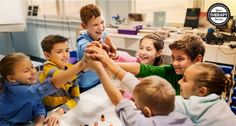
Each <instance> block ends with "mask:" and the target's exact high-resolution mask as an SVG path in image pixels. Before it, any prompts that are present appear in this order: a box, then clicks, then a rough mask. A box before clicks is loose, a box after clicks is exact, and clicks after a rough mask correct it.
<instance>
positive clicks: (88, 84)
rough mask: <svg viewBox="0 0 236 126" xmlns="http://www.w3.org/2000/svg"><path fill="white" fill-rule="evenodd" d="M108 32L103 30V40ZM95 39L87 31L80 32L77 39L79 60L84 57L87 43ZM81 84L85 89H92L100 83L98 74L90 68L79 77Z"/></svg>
mask: <svg viewBox="0 0 236 126" xmlns="http://www.w3.org/2000/svg"><path fill="white" fill-rule="evenodd" d="M106 36H107V34H106V33H105V32H103V35H102V38H101V41H102V42H104V41H105V38H106ZM92 41H94V40H93V39H92V38H91V37H90V36H89V35H88V33H87V32H85V33H82V34H80V36H79V38H78V39H77V44H78V49H77V53H78V54H77V56H78V61H79V60H81V59H82V58H83V55H84V50H85V49H86V47H87V44H88V43H90V42H92ZM78 82H79V86H80V87H81V88H82V89H83V88H84V89H86V90H88V89H90V88H92V87H94V86H96V85H97V84H99V83H100V80H99V78H98V76H97V74H96V73H95V72H94V71H91V70H88V71H86V72H84V73H81V74H80V75H79V77H78Z"/></svg>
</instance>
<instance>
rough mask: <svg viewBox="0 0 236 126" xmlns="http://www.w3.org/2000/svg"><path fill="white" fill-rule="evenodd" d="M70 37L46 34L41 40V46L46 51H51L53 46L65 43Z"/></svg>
mask: <svg viewBox="0 0 236 126" xmlns="http://www.w3.org/2000/svg"><path fill="white" fill-rule="evenodd" d="M67 41H68V38H65V37H63V36H61V35H49V36H46V37H45V38H44V39H43V40H42V42H41V47H42V49H43V51H44V52H48V53H50V52H51V50H52V48H53V46H54V45H55V44H57V43H64V42H67Z"/></svg>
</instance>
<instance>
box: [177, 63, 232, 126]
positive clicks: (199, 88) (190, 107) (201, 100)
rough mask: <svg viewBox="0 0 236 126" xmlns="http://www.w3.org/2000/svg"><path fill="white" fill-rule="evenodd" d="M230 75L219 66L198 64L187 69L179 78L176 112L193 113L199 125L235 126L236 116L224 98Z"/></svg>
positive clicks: (189, 114)
mask: <svg viewBox="0 0 236 126" xmlns="http://www.w3.org/2000/svg"><path fill="white" fill-rule="evenodd" d="M226 83H227V78H226V76H225V75H224V72H223V71H222V70H221V69H220V68H219V67H218V66H216V65H213V64H207V63H197V64H194V65H192V66H190V67H189V68H187V70H186V71H185V72H184V75H183V78H182V79H181V80H180V81H179V84H180V90H181V92H180V94H181V96H182V97H181V96H176V102H175V104H176V108H175V111H178V112H180V113H183V114H185V115H187V116H189V117H190V118H191V119H192V121H193V122H194V124H195V125H198V126H210V125H211V126H231V125H233V124H236V117H235V115H234V114H233V112H232V111H231V110H230V107H229V105H228V104H227V103H226V102H225V100H224V99H223V98H222V97H221V94H222V92H223V91H224V89H225V88H226Z"/></svg>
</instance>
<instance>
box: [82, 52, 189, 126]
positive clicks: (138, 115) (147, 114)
mask: <svg viewBox="0 0 236 126" xmlns="http://www.w3.org/2000/svg"><path fill="white" fill-rule="evenodd" d="M86 55H87V54H86ZM86 62H87V63H88V64H87V65H88V67H90V68H93V69H94V70H95V71H96V72H97V74H98V76H99V78H100V80H101V82H102V85H103V87H104V89H105V91H106V93H107V95H108V96H109V98H110V100H111V101H112V103H113V104H114V105H116V113H117V115H118V116H119V118H120V120H121V121H122V122H123V125H125V126H158V125H161V126H193V123H192V122H191V120H190V119H189V118H188V117H187V116H185V115H182V114H180V113H176V112H172V111H173V110H174V101H175V90H174V89H173V87H172V86H171V85H170V84H169V83H168V82H167V81H166V80H164V79H162V78H160V77H157V76H150V77H147V78H144V79H142V80H141V81H140V83H139V84H138V85H137V86H136V87H135V88H134V91H133V94H134V101H135V106H136V107H134V106H133V104H132V103H131V102H130V101H129V100H128V99H124V98H122V94H121V92H120V91H119V90H118V88H116V87H115V86H114V85H113V84H112V82H111V79H110V77H109V75H108V74H107V72H106V70H105V68H104V67H103V65H102V64H101V62H98V61H93V60H91V59H89V58H87V57H86ZM119 73H123V77H122V79H125V78H127V77H126V75H128V74H127V73H125V71H124V70H122V69H121V68H120V70H118V72H117V73H116V74H115V76H116V75H117V74H119Z"/></svg>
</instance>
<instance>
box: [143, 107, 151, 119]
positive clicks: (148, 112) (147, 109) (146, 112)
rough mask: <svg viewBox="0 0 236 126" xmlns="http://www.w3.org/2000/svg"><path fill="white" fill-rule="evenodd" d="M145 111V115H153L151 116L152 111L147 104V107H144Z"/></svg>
mask: <svg viewBox="0 0 236 126" xmlns="http://www.w3.org/2000/svg"><path fill="white" fill-rule="evenodd" d="M143 113H144V115H145V116H147V117H151V116H152V111H151V110H150V109H149V108H148V107H147V106H145V107H144V108H143Z"/></svg>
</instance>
